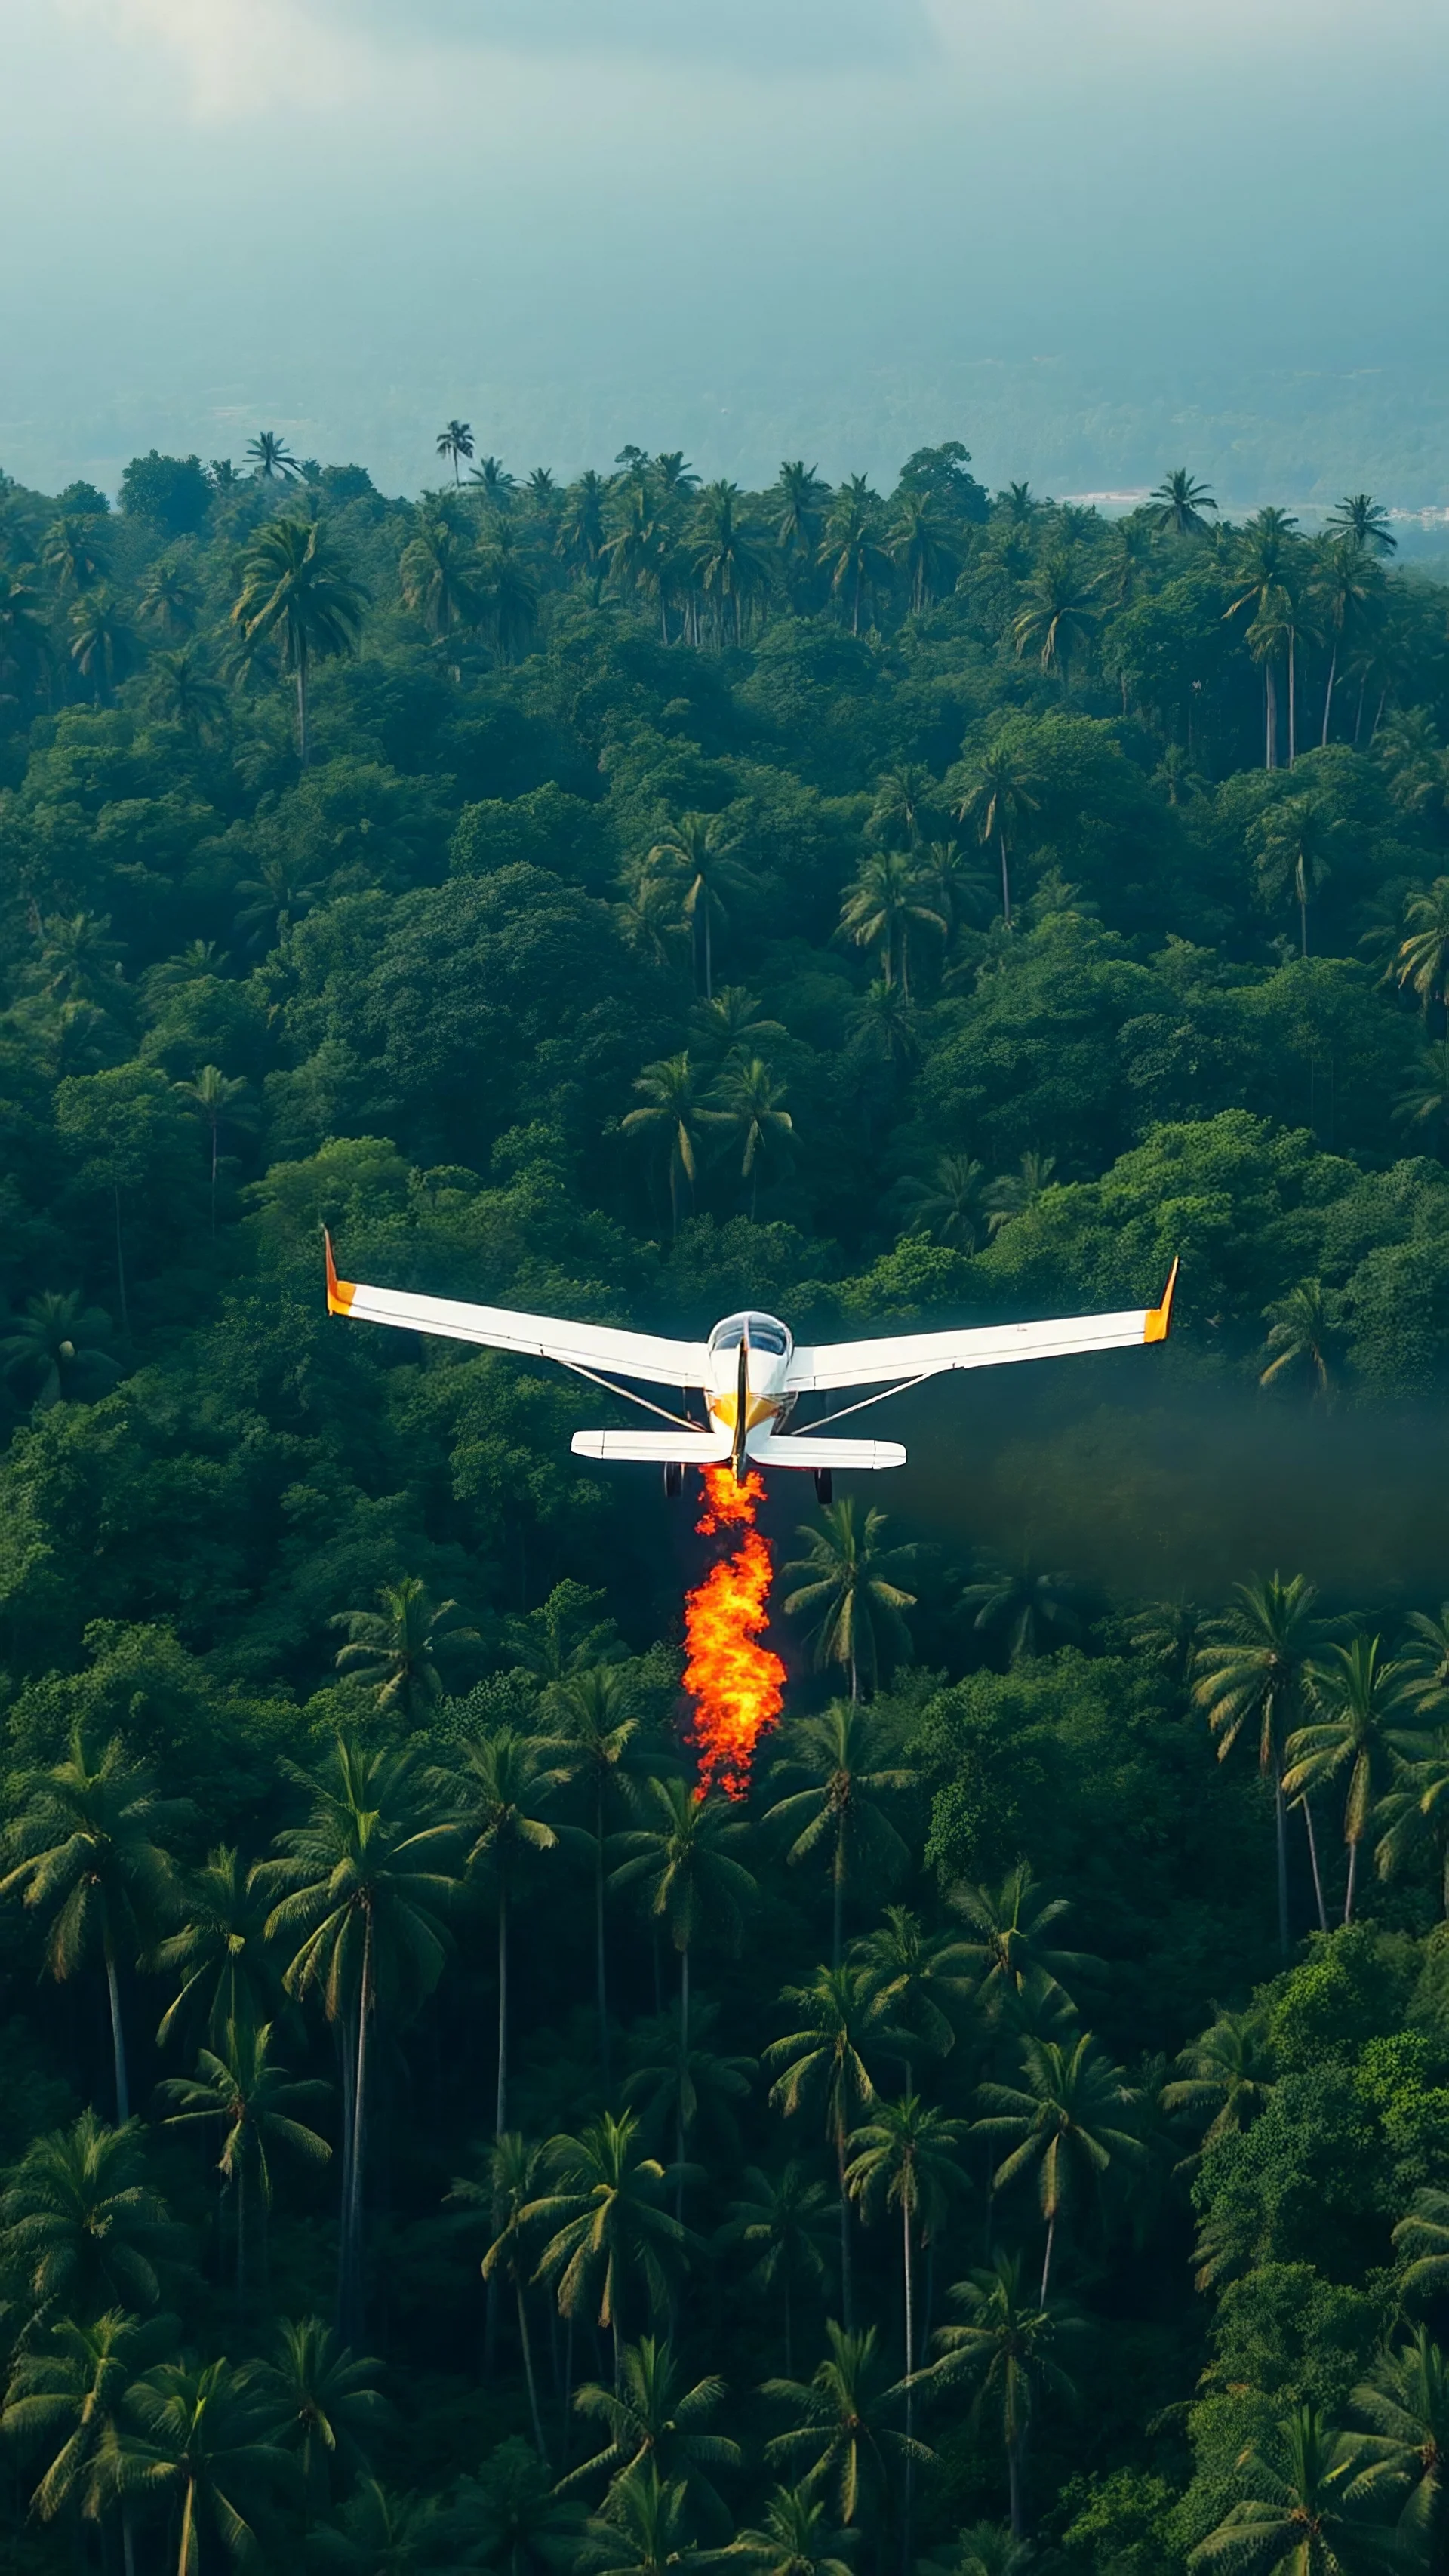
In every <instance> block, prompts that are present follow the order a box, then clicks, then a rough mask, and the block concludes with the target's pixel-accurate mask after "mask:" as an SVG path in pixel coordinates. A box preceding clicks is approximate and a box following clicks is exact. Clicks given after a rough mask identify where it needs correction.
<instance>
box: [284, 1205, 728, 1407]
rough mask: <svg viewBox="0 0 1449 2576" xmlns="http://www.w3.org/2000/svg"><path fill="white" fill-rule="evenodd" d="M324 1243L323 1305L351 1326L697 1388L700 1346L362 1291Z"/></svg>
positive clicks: (705, 1359) (704, 1366)
mask: <svg viewBox="0 0 1449 2576" xmlns="http://www.w3.org/2000/svg"><path fill="white" fill-rule="evenodd" d="M324 1240H325V1241H326V1245H327V1308H328V1312H329V1313H330V1314H333V1315H350V1316H351V1317H352V1319H353V1321H354V1322H355V1323H361V1324H397V1325H400V1326H401V1327H402V1328H403V1329H404V1330H406V1331H411V1332H414V1333H437V1334H440V1335H441V1336H442V1337H443V1339H444V1340H445V1341H453V1342H476V1343H477V1344H479V1346H480V1347H481V1348H482V1349H484V1350H489V1351H517V1352H519V1353H520V1354H522V1355H524V1356H526V1357H528V1358H530V1359H540V1360H557V1361H559V1363H560V1364H561V1365H562V1366H563V1367H564V1368H572V1369H579V1370H581V1371H582V1372H583V1373H584V1374H585V1375H586V1376H588V1375H591V1374H599V1373H602V1374H604V1375H606V1376H607V1375H612V1376H614V1377H632V1378H642V1379H643V1380H644V1381H645V1383H646V1384H648V1385H650V1386H674V1387H681V1388H682V1387H690V1386H704V1385H706V1384H707V1383H708V1378H709V1354H708V1352H707V1350H706V1348H705V1345H704V1343H703V1342H670V1341H665V1340H664V1339H663V1337H662V1336H661V1335H658V1334H654V1333H628V1332H624V1331H622V1330H621V1329H620V1328H619V1327H618V1326H617V1325H614V1324H574V1323H570V1322H568V1321H566V1320H565V1319H564V1318H563V1317H561V1316H555V1315H518V1314H514V1313H513V1312H512V1311H511V1310H510V1309H509V1308H508V1307H506V1306H466V1305H462V1304H460V1303H459V1302H458V1301H457V1300H455V1299H454V1298H451V1297H420V1296H417V1295H415V1294H414V1292H413V1291H412V1289H410V1288H368V1287H364V1286H363V1285H362V1284H361V1283H360V1282H359V1281H357V1280H353V1279H339V1278H338V1276H337V1268H336V1264H335V1262H334V1261H333V1258H332V1243H331V1239H330V1237H324Z"/></svg>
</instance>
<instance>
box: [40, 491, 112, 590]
mask: <svg viewBox="0 0 1449 2576" xmlns="http://www.w3.org/2000/svg"><path fill="white" fill-rule="evenodd" d="M103 524H104V523H103V522H102V521H100V520H98V519H95V518H93V517H91V516H90V515H89V514H88V513H84V512H73V511H62V513H61V515H60V517H59V518H58V519H56V520H55V521H54V522H53V523H52V525H51V526H50V527H48V528H47V529H46V532H45V536H44V539H43V540H42V543H41V548H40V560H41V562H42V564H43V565H44V567H45V570H46V571H47V572H48V573H49V574H50V577H51V579H52V581H53V582H54V583H55V586H56V589H57V590H58V591H59V592H60V593H61V595H62V597H64V596H65V595H66V594H67V593H72V594H74V593H78V592H80V591H85V590H91V589H93V588H94V586H95V584H96V583H97V582H99V581H103V580H104V579H105V576H106V574H107V573H108V572H109V570H110V561H109V556H108V553H107V548H106V542H105V537H104V534H103Z"/></svg>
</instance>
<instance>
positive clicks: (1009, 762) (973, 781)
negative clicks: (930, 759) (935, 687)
mask: <svg viewBox="0 0 1449 2576" xmlns="http://www.w3.org/2000/svg"><path fill="white" fill-rule="evenodd" d="M952 784H953V786H954V788H955V792H956V797H957V804H956V818H957V821H958V822H961V823H974V824H975V826H976V837H977V839H978V840H979V841H980V842H981V844H982V846H983V848H984V847H985V846H986V845H987V844H988V843H990V842H992V841H994V842H995V843H996V852H997V857H998V858H999V860H1000V862H1001V917H1002V919H1003V921H1004V922H1005V924H1006V927H1007V929H1008V930H1009V929H1010V928H1011V854H1012V852H1013V850H1014V849H1015V848H1016V847H1017V844H1018V843H1019V841H1020V839H1021V836H1022V833H1023V832H1024V830H1025V829H1026V827H1027V825H1028V823H1029V821H1030V818H1031V816H1032V815H1033V814H1035V813H1038V812H1039V811H1040V808H1041V796H1040V792H1039V791H1040V788H1041V784H1042V782H1041V780H1040V778H1039V777H1038V776H1037V774H1036V771H1035V770H1034V769H1033V768H1032V766H1031V764H1030V762H1029V761H1028V760H1027V759H1025V758H1024V757H1023V755H1022V754H1021V753H1020V752H1019V751H1016V750H1015V749H1013V747H1012V746H1011V744H1010V743H1009V742H1007V741H1006V740H1004V739H1003V738H1002V737H1001V736H999V735H998V737H997V739H996V740H995V741H994V742H990V743H988V744H987V745H986V746H985V748H984V749H983V750H982V751H980V752H978V753H977V754H976V755H975V757H974V758H969V759H968V760H967V761H966V762H965V764H964V765H963V767H962V768H961V769H960V770H957V771H955V772H954V773H953V778H952Z"/></svg>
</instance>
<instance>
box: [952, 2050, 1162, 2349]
mask: <svg viewBox="0 0 1449 2576" xmlns="http://www.w3.org/2000/svg"><path fill="white" fill-rule="evenodd" d="M1021 2071H1022V2075H1023V2078H1024V2082H1023V2083H1021V2084H996V2083H988V2084H983V2085H982V2086H981V2089H980V2094H979V2099H980V2100H981V2102H982V2103H983V2104H984V2105H985V2111H984V2115H983V2116H982V2117H981V2118H980V2119H978V2121H977V2122H976V2133H977V2135H978V2136H980V2137H983V2138H989V2139H992V2140H993V2141H996V2142H999V2143H1000V2144H1001V2145H1002V2146H1004V2147H1005V2148H1006V2150H1007V2152H1006V2154H1005V2155H1004V2156H1003V2158H1002V2160H1001V2163H1000V2164H999V2165H998V2166H997V2168H996V2171H995V2174H994V2175H993V2177H992V2187H993V2189H994V2190H996V2191H1004V2190H1005V2188H1006V2186H1007V2184H1008V2183H1011V2182H1014V2181H1015V2180H1016V2178H1017V2176H1018V2175H1019V2174H1026V2173H1031V2172H1035V2174H1036V2178H1037V2197H1038V2200H1039V2202H1040V2204H1041V2214H1042V2216H1043V2218H1044V2219H1045V2220H1046V2246H1045V2250H1044V2252H1043V2255H1042V2267H1041V2290H1040V2294H1039V2298H1038V2305H1039V2306H1040V2307H1043V2308H1044V2307H1045V2306H1046V2303H1047V2293H1048V2290H1049V2288H1050V2285H1051V2268H1052V2255H1053V2252H1054V2250H1055V2246H1056V2232H1057V2221H1058V2219H1059V2218H1060V2217H1061V2216H1062V2214H1063V2212H1064V2210H1067V2209H1069V2208H1071V2207H1073V2206H1075V2204H1076V2202H1077V2201H1078V2200H1081V2199H1086V2198H1090V2197H1092V2196H1093V2195H1094V2193H1095V2191H1096V2189H1097V2186H1098V2183H1099V2181H1100V2177H1101V2176H1102V2175H1103V2174H1104V2173H1105V2172H1106V2170H1107V2167H1108V2165H1109V2164H1110V2163H1111V2161H1112V2159H1113V2157H1114V2156H1116V2157H1117V2158H1119V2160H1120V2161H1121V2162H1122V2163H1123V2164H1126V2165H1129V2166H1130V2165H1137V2164H1140V2163H1141V2162H1142V2149H1141V2145H1140V2143H1139V2141H1138V2139H1137V2138H1136V2136H1135V2135H1134V2133H1133V2131H1132V2128H1131V2127H1130V2125H1129V2124H1130V2120H1131V2116H1132V2111H1133V2109H1134V2107H1135V2104H1136V2102H1137V2098H1138V2097H1137V2095H1136V2093H1135V2092H1134V2091H1133V2089H1132V2087H1131V2086H1130V2085H1129V2084H1128V2082H1127V2079H1126V2077H1125V2075H1124V2074H1123V2072H1122V2069H1121V2067H1120V2066H1114V2065H1113V2064H1112V2063H1111V2061H1110V2059H1109V2058H1107V2057H1106V2056H1105V2055H1104V2054H1103V2052H1102V2050H1101V2049H1100V2048H1099V2047H1098V2045H1097V2042H1096V2040H1095V2039H1094V2038H1093V2037H1092V2034H1091V2032H1090V2031H1083V2032H1082V2033H1081V2034H1080V2035H1079V2036H1078V2037H1077V2038H1076V2039H1073V2040H1056V2039H1028V2040H1026V2041H1025V2042H1024V2044H1023V2047H1022V2053H1021Z"/></svg>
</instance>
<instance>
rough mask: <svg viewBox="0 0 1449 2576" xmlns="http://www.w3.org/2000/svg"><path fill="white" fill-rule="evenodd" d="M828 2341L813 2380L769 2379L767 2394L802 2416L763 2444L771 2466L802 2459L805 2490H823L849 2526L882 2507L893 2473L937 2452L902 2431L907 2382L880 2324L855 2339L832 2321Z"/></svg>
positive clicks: (764, 2393) (764, 2392) (926, 2460)
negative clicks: (892, 2360) (893, 2365)
mask: <svg viewBox="0 0 1449 2576" xmlns="http://www.w3.org/2000/svg"><path fill="white" fill-rule="evenodd" d="M825 2342H826V2352H825V2358H824V2360H823V2361H822V2362H820V2363H819V2365H818V2366H817V2368H816V2370H815V2373H814V2375H813V2377H812V2378H810V2379H809V2380H807V2381H804V2382H801V2381H800V2380H796V2379H767V2380H766V2381H765V2384H764V2387H763V2389H762V2390H761V2392H760V2393H761V2395H762V2396H763V2397H764V2398H765V2399H766V2400H767V2402H768V2403H770V2404H772V2405H775V2406H779V2407H781V2408H788V2409H789V2411H790V2413H791V2414H792V2415H793V2416H794V2417H795V2419H796V2420H795V2422H794V2423H793V2424H792V2425H791V2426H789V2428H788V2429H787V2430H786V2431H785V2432H783V2433H776V2434H774V2435H773V2436H772V2437H771V2439H770V2440H769V2441H768V2442H767V2443H766V2444H765V2458H766V2460H767V2461H768V2462H769V2464H770V2466H771V2468H776V2467H783V2466H788V2465H793V2464H794V2463H795V2462H797V2461H798V2462H801V2463H802V2464H803V2465H802V2469H801V2476H800V2484H801V2486H802V2487H803V2488H804V2489H805V2490H806V2491H807V2493H811V2494H819V2493H821V2492H822V2491H823V2492H824V2494H825V2496H826V2499H827V2501H828V2502H829V2504H830V2505H831V2507H832V2509H833V2510H834V2511H835V2512H836V2513H838V2514H839V2516H840V2519H841V2521H842V2522H843V2523H845V2524H846V2525H847V2526H849V2525H851V2524H853V2523H855V2522H857V2521H858V2520H859V2519H860V2518H861V2516H862V2515H863V2514H865V2513H868V2512H870V2511H871V2510H872V2509H874V2510H875V2511H876V2512H879V2510H880V2509H881V2508H882V2507H883V2506H884V2504H885V2501H886V2496H887V2493H888V2490H889V2486H890V2480H891V2471H892V2469H893V2468H895V2467H896V2466H898V2465H899V2466H905V2465H906V2463H908V2462H922V2463H925V2464H927V2465H929V2463H930V2461H931V2459H932V2456H933V2455H932V2453H931V2452H930V2451H928V2450H927V2448H926V2446H925V2444H924V2442H918V2441H916V2440H915V2439H914V2438H913V2437H912V2436H911V2435H908V2434H907V2433H906V2432H905V2431H904V2430H903V2429H901V2428H900V2424H899V2419H900V2418H901V2417H902V2416H903V2415H904V2413H905V2408H906V2388H905V2383H904V2382H903V2381H902V2380H898V2379H897V2380H893V2379H892V2378H891V2375H890V2371H889V2369H888V2368H887V2366H886V2363H885V2359H884V2356H883V2354H882V2352H881V2350H880V2344H879V2339H878V2337H877V2335H876V2330H875V2328H874V2326H868V2327H867V2328H866V2330H865V2332H864V2334H851V2333H850V2332H849V2330H848V2329H847V2328H842V2327H841V2326H838V2325H837V2324H836V2323H835V2321H834V2319H833V2318H831V2319H830V2320H829V2321H828V2322H827V2324H826V2328H825Z"/></svg>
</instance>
